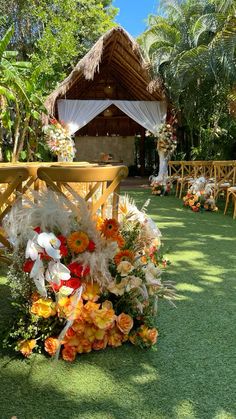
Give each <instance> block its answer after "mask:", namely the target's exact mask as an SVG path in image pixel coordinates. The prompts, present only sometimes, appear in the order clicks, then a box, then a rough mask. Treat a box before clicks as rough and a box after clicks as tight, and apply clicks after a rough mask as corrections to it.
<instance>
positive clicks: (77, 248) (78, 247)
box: [67, 231, 89, 253]
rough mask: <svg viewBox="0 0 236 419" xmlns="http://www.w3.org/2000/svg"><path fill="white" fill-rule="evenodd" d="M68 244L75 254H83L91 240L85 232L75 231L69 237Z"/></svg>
mask: <svg viewBox="0 0 236 419" xmlns="http://www.w3.org/2000/svg"><path fill="white" fill-rule="evenodd" d="M67 243H68V246H69V248H70V249H71V250H72V251H73V252H75V253H83V252H84V251H85V250H86V249H87V247H88V245H89V238H88V236H87V234H86V233H84V232H83V231H75V232H74V233H71V235H70V236H69V237H68V239H67Z"/></svg>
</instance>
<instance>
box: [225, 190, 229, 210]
mask: <svg viewBox="0 0 236 419" xmlns="http://www.w3.org/2000/svg"><path fill="white" fill-rule="evenodd" d="M229 196H230V192H228V191H227V196H226V203H225V210H224V215H225V214H226V212H227V209H228V205H229Z"/></svg>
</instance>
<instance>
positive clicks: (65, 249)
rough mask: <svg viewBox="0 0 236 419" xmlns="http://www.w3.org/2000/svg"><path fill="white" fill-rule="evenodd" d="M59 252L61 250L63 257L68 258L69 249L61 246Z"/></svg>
mask: <svg viewBox="0 0 236 419" xmlns="http://www.w3.org/2000/svg"><path fill="white" fill-rule="evenodd" d="M59 250H60V253H61V256H67V255H68V249H67V247H66V246H65V245H64V244H61V246H60V248H59Z"/></svg>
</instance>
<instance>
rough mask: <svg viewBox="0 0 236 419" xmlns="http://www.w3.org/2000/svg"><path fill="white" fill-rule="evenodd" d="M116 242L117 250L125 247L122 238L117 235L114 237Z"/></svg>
mask: <svg viewBox="0 0 236 419" xmlns="http://www.w3.org/2000/svg"><path fill="white" fill-rule="evenodd" d="M116 241H117V244H118V246H119V248H120V249H122V247H124V245H125V239H124V237H122V236H121V235H119V236H117V237H116Z"/></svg>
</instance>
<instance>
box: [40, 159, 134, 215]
mask: <svg viewBox="0 0 236 419" xmlns="http://www.w3.org/2000/svg"><path fill="white" fill-rule="evenodd" d="M127 175H128V168H127V167H126V166H105V167H99V166H97V167H87V168H86V167H69V166H66V167H41V168H39V169H38V177H39V179H41V180H43V181H44V182H45V183H46V185H47V187H49V188H51V189H52V190H53V191H55V192H57V193H59V194H62V195H63V196H64V197H66V199H67V201H68V206H69V207H70V208H72V209H74V210H77V206H76V198H77V197H78V195H80V193H78V189H76V190H75V188H74V187H73V186H74V185H79V184H88V185H89V188H88V191H87V193H86V195H85V196H83V197H84V199H85V200H86V201H92V204H91V205H92V208H91V210H92V214H96V213H97V212H98V211H101V215H102V217H105V216H106V204H107V199H108V197H110V196H111V195H112V216H113V217H114V218H117V217H118V194H119V186H120V182H121V180H122V179H124V178H126V177H127ZM99 190H100V191H99ZM98 191H99V194H98Z"/></svg>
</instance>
